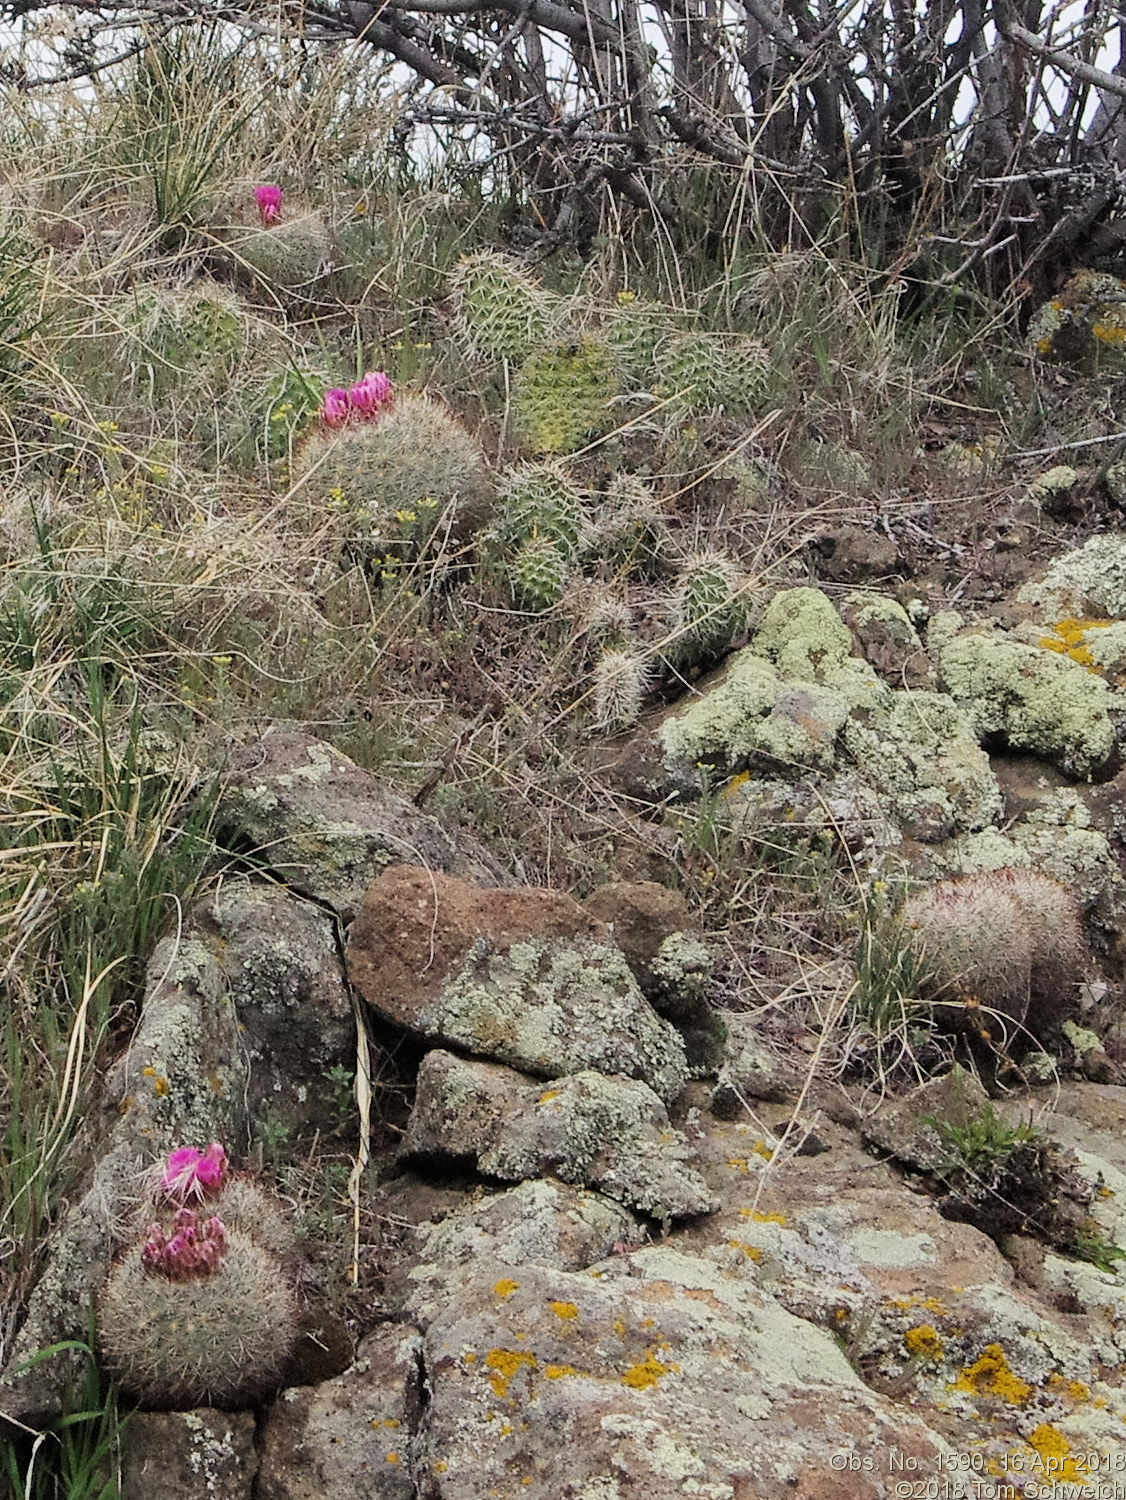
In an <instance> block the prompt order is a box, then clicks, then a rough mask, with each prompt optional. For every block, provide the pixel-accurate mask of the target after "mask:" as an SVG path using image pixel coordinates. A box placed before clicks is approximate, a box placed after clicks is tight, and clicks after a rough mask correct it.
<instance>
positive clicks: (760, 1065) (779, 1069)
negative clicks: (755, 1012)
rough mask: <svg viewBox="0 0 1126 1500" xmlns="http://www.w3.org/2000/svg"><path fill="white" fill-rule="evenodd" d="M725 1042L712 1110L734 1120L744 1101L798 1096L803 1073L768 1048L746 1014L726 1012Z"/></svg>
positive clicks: (725, 1118)
mask: <svg viewBox="0 0 1126 1500" xmlns="http://www.w3.org/2000/svg"><path fill="white" fill-rule="evenodd" d="M723 1019H724V1024H725V1025H726V1027H727V1041H726V1042H725V1044H724V1049H723V1051H724V1056H723V1062H722V1064H721V1066H720V1070H719V1077H718V1079H717V1081H716V1086H715V1089H714V1090H713V1091H712V1097H711V1109H712V1113H713V1114H715V1115H718V1116H719V1117H720V1119H723V1120H734V1119H737V1118H738V1117H739V1116H740V1115H742V1114H743V1113H744V1102H743V1101H744V1100H746V1099H762V1100H766V1101H768V1102H770V1103H782V1102H784V1101H785V1100H788V1099H794V1098H796V1097H797V1095H798V1093H799V1091H800V1089H801V1086H802V1076H803V1075H802V1072H801V1069H800V1068H798V1067H797V1066H796V1065H795V1064H794V1063H793V1062H792V1061H790V1060H789V1059H788V1058H784V1057H782V1056H780V1055H779V1053H778V1052H777V1051H775V1050H773V1049H772V1048H770V1047H769V1046H768V1045H767V1043H766V1041H765V1040H764V1038H763V1037H762V1035H761V1034H760V1032H759V1030H758V1028H757V1027H756V1025H755V1021H754V1017H753V1016H749V1015H725V1016H724V1018H723Z"/></svg>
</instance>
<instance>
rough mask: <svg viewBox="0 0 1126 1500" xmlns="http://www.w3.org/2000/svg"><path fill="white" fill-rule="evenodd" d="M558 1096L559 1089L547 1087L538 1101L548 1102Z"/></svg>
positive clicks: (541, 1102)
mask: <svg viewBox="0 0 1126 1500" xmlns="http://www.w3.org/2000/svg"><path fill="white" fill-rule="evenodd" d="M558 1098H559V1090H558V1089H548V1090H547V1091H546V1092H545V1093H543V1094H541V1095H540V1097H539V1101H538V1102H539V1103H540V1104H549V1103H550V1102H551V1100H552V1099H558Z"/></svg>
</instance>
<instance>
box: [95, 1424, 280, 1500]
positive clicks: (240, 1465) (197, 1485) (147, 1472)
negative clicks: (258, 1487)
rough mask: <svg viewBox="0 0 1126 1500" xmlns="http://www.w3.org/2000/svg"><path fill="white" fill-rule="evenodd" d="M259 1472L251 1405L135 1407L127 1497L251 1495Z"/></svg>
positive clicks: (126, 1452) (246, 1499)
mask: <svg viewBox="0 0 1126 1500" xmlns="http://www.w3.org/2000/svg"><path fill="white" fill-rule="evenodd" d="M257 1472H258V1453H257V1451H256V1449H255V1446H254V1417H253V1415H252V1414H251V1413H250V1412H248V1411H234V1412H231V1411H214V1410H213V1409H212V1408H211V1407H207V1406H201V1407H199V1408H198V1409H197V1410H195V1411H170V1412H133V1413H132V1414H131V1415H130V1417H129V1421H128V1423H127V1424H126V1427H125V1431H124V1437H123V1439H122V1461H121V1500H156V1497H157V1496H159V1497H160V1500H251V1495H252V1494H256V1493H257V1492H256V1491H255V1489H254V1478H255V1475H256V1474H257Z"/></svg>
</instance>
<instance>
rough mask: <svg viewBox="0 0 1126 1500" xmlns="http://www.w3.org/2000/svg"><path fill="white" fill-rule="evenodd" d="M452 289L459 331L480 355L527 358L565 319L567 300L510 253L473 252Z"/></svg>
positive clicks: (459, 269)
mask: <svg viewBox="0 0 1126 1500" xmlns="http://www.w3.org/2000/svg"><path fill="white" fill-rule="evenodd" d="M451 289H452V291H453V295H454V305H455V308H456V323H455V331H456V333H457V336H458V337H459V339H460V340H461V342H462V343H463V344H464V345H465V347H466V348H467V349H468V351H469V352H470V353H471V354H473V355H474V356H476V357H477V358H479V359H491V360H498V361H499V360H508V361H509V362H510V363H513V364H521V363H522V362H523V361H524V360H525V359H527V357H528V356H529V355H530V354H531V352H532V351H533V349H537V348H539V347H541V346H543V345H544V344H550V343H552V342H553V341H554V340H555V339H556V338H557V337H558V335H559V333H560V331H561V328H562V325H563V323H564V321H565V317H564V308H563V304H562V302H561V300H560V299H559V298H558V297H553V296H552V295H551V294H550V293H549V292H546V291H545V290H544V289H543V287H541V286H540V284H539V283H538V282H537V281H535V280H533V278H532V277H531V276H529V275H528V274H527V273H526V272H525V271H524V270H523V269H522V268H521V267H520V266H519V264H518V263H517V262H516V261H514V260H512V259H510V258H509V257H508V256H505V255H497V254H493V253H491V252H490V251H480V252H478V253H477V254H475V255H467V256H466V257H465V258H464V259H463V260H462V261H461V262H460V263H459V265H458V266H457V269H456V270H455V271H454V274H453V279H452V283H451Z"/></svg>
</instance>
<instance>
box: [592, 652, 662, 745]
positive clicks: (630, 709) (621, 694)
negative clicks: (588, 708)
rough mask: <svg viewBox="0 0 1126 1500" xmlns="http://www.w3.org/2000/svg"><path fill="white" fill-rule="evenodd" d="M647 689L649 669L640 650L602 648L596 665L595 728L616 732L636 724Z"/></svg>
mask: <svg viewBox="0 0 1126 1500" xmlns="http://www.w3.org/2000/svg"><path fill="white" fill-rule="evenodd" d="M648 690H649V671H648V667H647V666H646V662H645V658H644V657H643V656H642V655H641V653H640V652H639V651H634V650H630V649H629V648H628V647H611V648H609V649H607V650H605V651H603V652H602V654H601V656H600V657H599V658H598V661H597V662H596V663H595V668H594V723H595V728H597V729H601V730H605V731H606V732H607V733H613V732H614V731H615V730H619V729H629V728H630V727H631V726H632V725H634V724H636V723H637V721H638V719H639V718H640V717H641V706H642V703H643V702H644V701H645V694H646V693H647V692H648Z"/></svg>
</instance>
